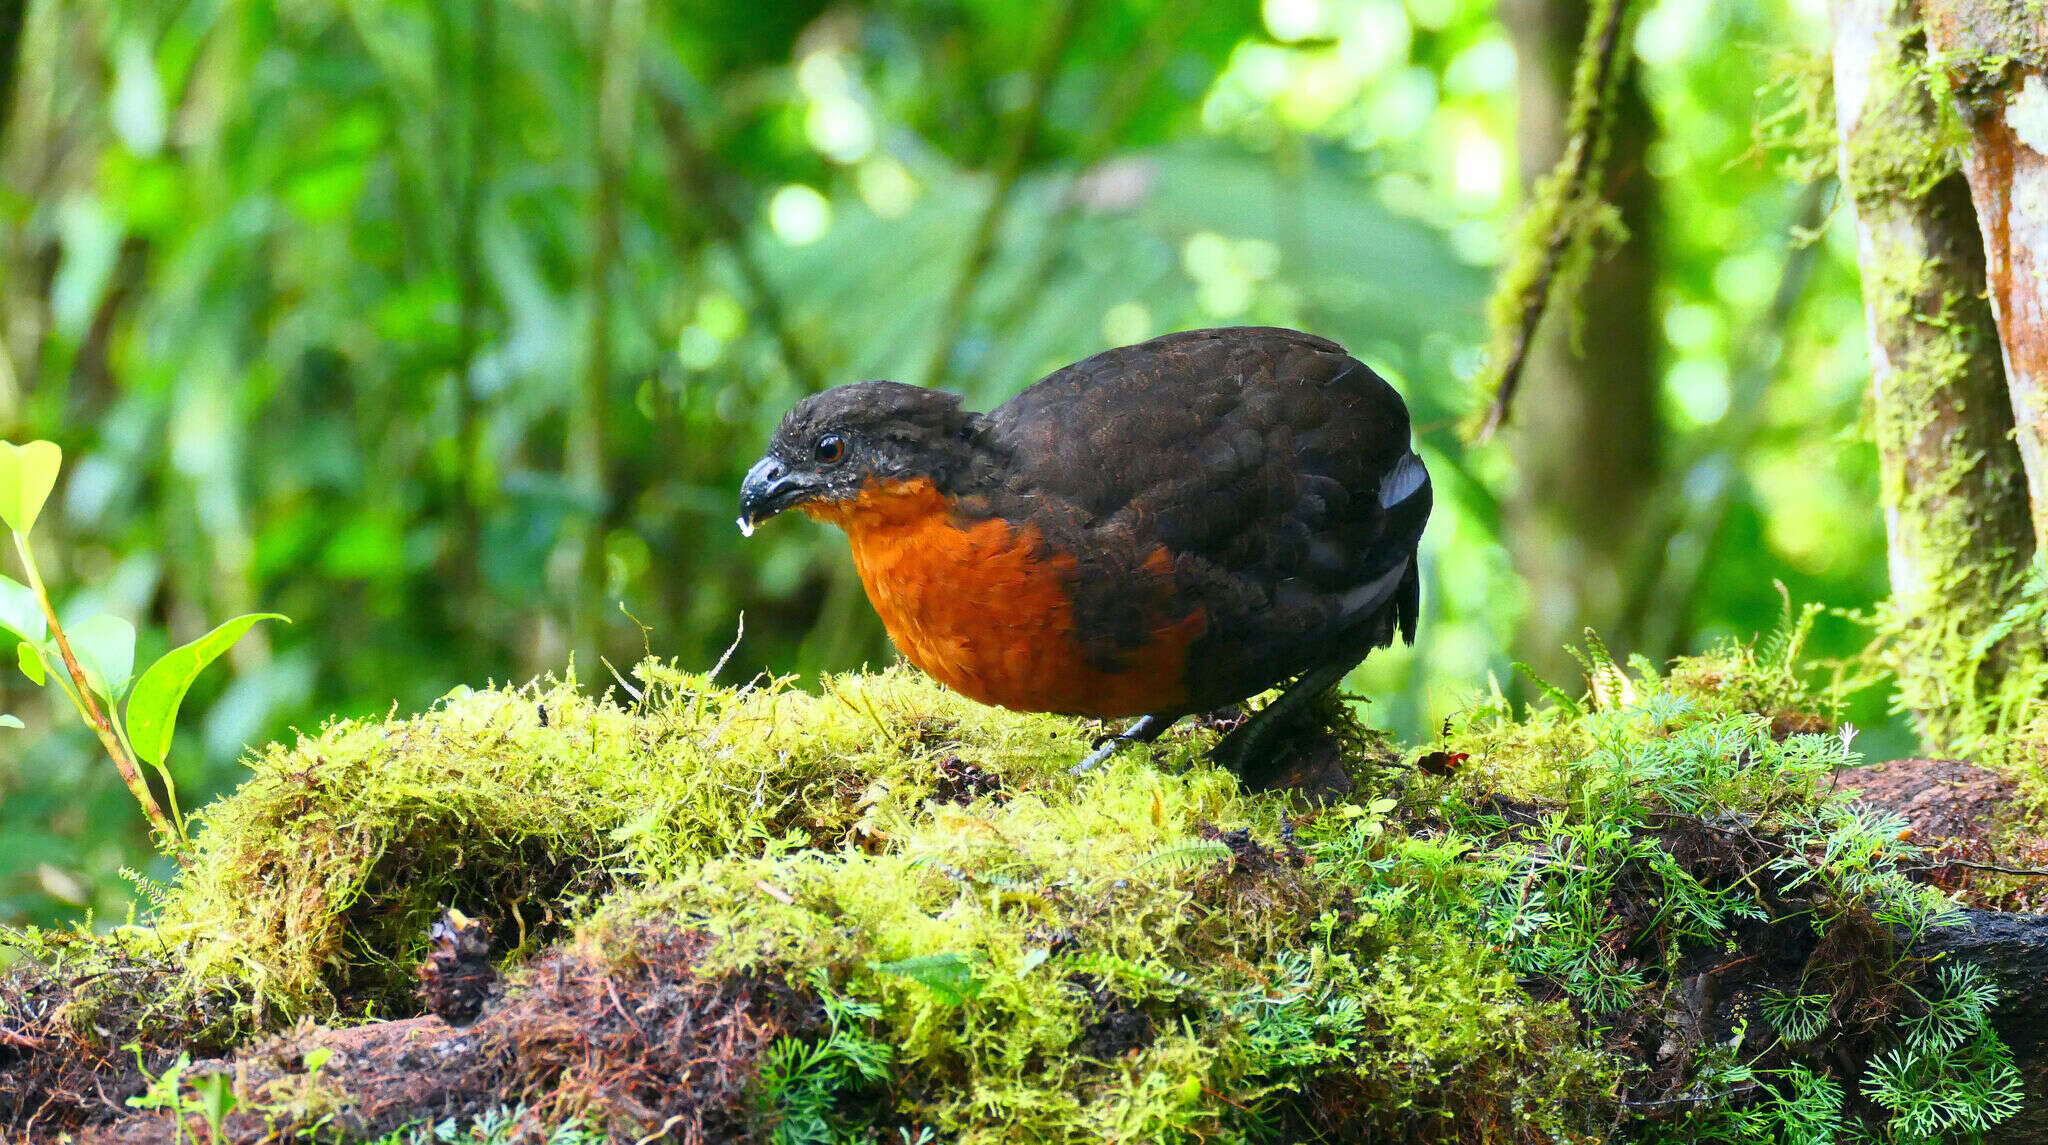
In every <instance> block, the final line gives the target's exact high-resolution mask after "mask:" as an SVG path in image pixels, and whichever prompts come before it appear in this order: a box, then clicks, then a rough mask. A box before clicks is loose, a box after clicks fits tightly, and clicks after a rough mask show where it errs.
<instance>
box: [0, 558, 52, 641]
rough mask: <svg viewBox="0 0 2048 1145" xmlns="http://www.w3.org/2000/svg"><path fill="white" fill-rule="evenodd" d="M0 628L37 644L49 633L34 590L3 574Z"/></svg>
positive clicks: (47, 623) (48, 626)
mask: <svg viewBox="0 0 2048 1145" xmlns="http://www.w3.org/2000/svg"><path fill="white" fill-rule="evenodd" d="M0 628H4V629H6V630H7V631H9V632H12V633H14V634H15V635H16V636H18V637H20V638H21V639H23V640H33V641H35V642H36V643H38V644H40V643H42V642H43V637H45V636H48V635H49V634H50V625H49V622H48V621H45V620H44V619H43V606H42V605H40V604H38V603H36V594H35V590H34V589H31V588H30V587H29V586H27V585H25V584H23V583H21V582H20V581H18V580H15V579H14V578H13V577H10V576H5V575H0Z"/></svg>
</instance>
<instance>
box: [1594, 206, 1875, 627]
mask: <svg viewBox="0 0 2048 1145" xmlns="http://www.w3.org/2000/svg"><path fill="white" fill-rule="evenodd" d="M1835 193H1836V185H1835V183H1834V181H1833V180H1823V181H1821V182H1818V183H1815V184H1813V185H1812V186H1810V187H1808V188H1807V190H1806V193H1805V194H1804V195H1803V196H1802V197H1801V199H1800V203H1799V206H1798V208H1797V213H1796V215H1795V216H1794V221H1793V233H1794V234H1795V235H1810V234H1811V233H1812V232H1813V231H1815V230H1817V229H1818V228H1819V227H1820V226H1821V225H1822V224H1823V223H1825V222H1826V221H1827V217H1828V215H1829V214H1830V213H1831V212H1832V211H1833V209H1834V204H1833V200H1834V195H1835ZM1819 254H1820V244H1819V243H1817V242H1812V241H1803V242H1799V243H1797V244H1796V245H1794V246H1793V247H1792V248H1791V249H1790V250H1789V251H1787V253H1786V255H1785V263H1784V266H1783V268H1782V269H1781V270H1780V271H1779V275H1778V287H1777V290H1776V292H1775V293H1774V294H1773V295H1772V298H1771V303H1770V306H1769V307H1768V308H1766V309H1765V311H1764V313H1763V315H1762V317H1761V318H1760V319H1759V320H1758V321H1757V322H1756V323H1754V324H1753V325H1752V327H1751V331H1750V334H1749V336H1748V337H1746V338H1744V339H1743V340H1742V343H1741V345H1740V346H1739V347H1738V350H1737V354H1738V357H1737V360H1736V362H1735V364H1734V365H1735V368H1734V382H1733V384H1732V385H1731V386H1730V394H1729V403H1728V410H1727V413H1726V414H1725V415H1724V416H1723V418H1722V420H1721V421H1720V422H1719V423H1718V424H1716V425H1715V427H1714V431H1715V432H1714V433H1713V434H1712V435H1711V436H1708V437H1706V438H1703V439H1702V440H1701V441H1700V442H1699V443H1698V444H1699V448H1698V449H1697V450H1696V452H1695V453H1694V454H1693V456H1691V457H1690V458H1688V459H1687V460H1686V461H1685V462H1684V463H1683V464H1681V465H1676V466H1673V467H1672V468H1671V469H1670V470H1668V471H1667V473H1666V476H1665V478H1664V481H1663V482H1662V484H1661V487H1660V488H1659V489H1658V490H1657V491H1656V492H1655V494H1654V495H1653V496H1652V499H1651V502H1650V507H1649V510H1648V511H1647V512H1646V513H1645V514H1644V519H1645V520H1646V521H1647V522H1648V525H1647V526H1646V527H1645V528H1643V529H1642V530H1641V531H1640V534H1639V535H1640V536H1641V538H1642V540H1641V541H1640V542H1639V543H1638V545H1637V547H1636V551H1635V554H1634V558H1633V561H1632V562H1631V565H1630V567H1631V569H1632V570H1633V571H1631V572H1630V573H1629V575H1628V578H1627V580H1628V583H1629V584H1630V585H1632V586H1633V587H1632V588H1631V589H1630V591H1629V594H1628V598H1627V600H1626V601H1624V603H1623V609H1622V612H1621V617H1622V620H1621V630H1622V631H1624V632H1633V633H1635V634H1636V643H1637V648H1638V650H1639V651H1641V652H1642V653H1643V654H1644V655H1647V656H1649V657H1650V658H1651V659H1653V660H1661V659H1662V658H1663V657H1665V656H1667V655H1669V654H1671V653H1672V652H1674V651H1676V650H1677V644H1678V636H1679V634H1680V631H1681V628H1682V626H1683V620H1684V617H1683V613H1682V612H1681V611H1679V608H1680V606H1682V605H1684V604H1686V603H1688V602H1690V601H1692V600H1694V599H1696V598H1697V596H1698V591H1697V590H1698V587H1699V580H1700V577H1701V576H1702V574H1703V573H1704V572H1705V570H1706V564H1707V557H1708V555H1709V554H1710V552H1711V551H1712V547H1713V541H1714V538H1715V537H1716V536H1717V535H1718V534H1719V533H1720V531H1721V527H1722V525H1723V524H1724V523H1725V522H1726V521H1727V518H1728V510H1729V507H1730V505H1731V504H1732V503H1733V502H1734V498H1735V491H1736V488H1737V485H1738V483H1737V481H1736V459H1737V458H1738V457H1740V456H1741V455H1742V453H1743V452H1744V451H1745V450H1746V449H1747V448H1748V447H1749V445H1750V443H1751V442H1753V441H1754V440H1755V439H1756V436H1757V434H1758V433H1760V432H1762V430H1763V427H1764V423H1765V418H1764V413H1765V407H1766V402H1765V397H1766V392H1767V390H1768V389H1769V387H1770V383H1771V380H1772V378H1773V377H1774V376H1775V373H1776V367H1777V365H1778V363H1779V360H1780V358H1781V356H1782V355H1781V352H1780V351H1779V350H1778V349H1777V346H1778V345H1779V343H1780V341H1781V339H1780V337H1779V335H1781V334H1782V333H1783V332H1784V330H1785V327H1786V325H1787V324H1788V323H1789V322H1790V321H1791V320H1792V316H1793V314H1794V312H1795V311H1797V310H1798V308H1799V303H1800V301H1801V299H1803V298H1804V297H1805V296H1806V284H1807V281H1808V280H1809V279H1810V278H1811V277H1812V272H1813V267H1814V263H1815V262H1816V261H1817V260H1818V257H1819ZM1702 473H1704V474H1706V475H1708V476H1709V477H1710V478H1711V486H1710V488H1709V489H1707V490H1705V491H1702V490H1700V489H1699V488H1698V485H1699V484H1700V482H1699V479H1698V475H1700V474H1702ZM1687 534H1690V535H1691V536H1692V537H1693V543H1692V544H1691V545H1689V546H1685V547H1684V548H1682V549H1681V550H1680V551H1679V553H1678V555H1676V556H1674V555H1673V551H1672V544H1671V542H1672V541H1673V540H1674V539H1675V538H1678V537H1681V536H1685V535H1687ZM1660 603H1662V604H1664V605H1666V606H1667V607H1666V608H1665V609H1664V611H1663V613H1662V614H1661V615H1659V614H1656V613H1653V611H1652V610H1653V609H1655V608H1656V607H1657V606H1658V605H1659V604H1660Z"/></svg>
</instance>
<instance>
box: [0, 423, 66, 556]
mask: <svg viewBox="0 0 2048 1145" xmlns="http://www.w3.org/2000/svg"><path fill="white" fill-rule="evenodd" d="M63 464H64V451H63V450H61V449H59V448H57V444H56V443H55V442H51V441H31V442H29V443H28V444H27V445H16V444H14V443H13V442H11V441H0V521H5V522H7V525H8V527H9V528H11V529H13V530H14V531H15V532H17V533H26V532H28V531H29V530H30V529H32V528H34V527H35V523H36V517H38V516H39V515H41V513H42V511H43V502H45V501H47V500H49V499H50V490H52V489H54V488H56V487H57V470H58V469H59V468H60V467H61V466H62V465H63Z"/></svg>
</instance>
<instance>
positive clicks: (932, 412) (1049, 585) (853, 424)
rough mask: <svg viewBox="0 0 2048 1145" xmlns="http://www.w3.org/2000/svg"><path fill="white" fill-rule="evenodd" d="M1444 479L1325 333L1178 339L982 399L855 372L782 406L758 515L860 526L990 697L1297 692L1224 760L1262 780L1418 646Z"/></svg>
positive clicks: (860, 560)
mask: <svg viewBox="0 0 2048 1145" xmlns="http://www.w3.org/2000/svg"><path fill="white" fill-rule="evenodd" d="M1430 503H1431V492H1430V483H1429V474H1428V472H1427V471H1426V470H1425V469H1424V468H1423V465H1422V459H1421V458H1419V457H1417V456H1416V455H1415V453H1414V452H1413V451H1412V450H1411V449H1410V448H1409V431H1408V409H1407V406H1406V405H1404V404H1403V403H1402V401H1401V398H1400V395H1398V394H1396V393H1395V392H1394V390H1393V387H1391V386H1389V385H1388V384H1387V383H1386V382H1385V381H1384V380H1383V379H1381V378H1380V376H1379V375H1377V374H1375V373H1373V371H1372V370H1371V369H1369V368H1367V367H1366V366H1365V365H1364V364H1363V363H1361V362H1359V361H1358V360H1357V359H1355V358H1352V357H1351V356H1350V355H1348V354H1346V353H1345V352H1344V349H1343V348H1342V347H1341V346H1338V345H1337V344H1336V343H1334V342H1330V341H1328V340H1326V339H1322V338H1317V337H1314V336H1313V335H1309V334H1303V333H1299V332H1297V331H1293V330H1282V329H1275V328H1270V327H1234V328H1229V329H1221V330H1192V331H1188V332H1185V333H1180V334H1168V335H1166V336H1164V337H1160V338H1154V339H1152V340H1151V341H1149V342H1144V343H1141V344H1139V345H1136V346H1125V347H1122V348H1120V349H1115V350H1107V351H1104V352H1103V353H1100V354H1097V355H1095V356H1094V357H1092V358H1089V359H1087V360H1085V361H1082V362H1077V363H1075V364H1074V365H1071V366H1068V367H1066V368H1065V369H1063V370H1060V371H1058V372H1056V373H1054V374H1052V375H1050V376H1048V377H1046V378H1045V379H1043V380H1042V381H1039V382H1038V383H1037V384H1035V385H1033V386H1031V387H1030V388H1029V389H1026V390H1025V391H1024V392H1023V393H1020V394H1018V395H1017V396H1016V397H1014V398H1012V399H1010V400H1009V401H1008V402H1005V403H1004V404H1003V405H1001V406H999V407H997V408H996V409H995V410H994V411H992V412H990V413H986V414H979V413H973V412H971V411H968V410H964V409H962V408H960V399H959V398H958V397H956V396H954V395H952V394H947V393H942V392H939V391H936V390H927V389H921V388H919V387H916V386H906V385H900V384H897V383H895V382H856V383H853V384H851V385H844V386H839V387H837V388H834V389H831V390H827V391H825V392H824V393H821V394H817V395H814V396H812V397H808V398H805V399H804V400H803V401H801V402H799V403H797V405H796V406H795V408H793V409H791V410H790V411H789V413H788V414H787V415H786V416H785V417H784V418H783V419H782V424H781V426H780V428H778V429H777V430H776V432H775V437H774V439H773V440H772V441H771V442H770V444H769V448H768V453H767V456H765V457H763V458H762V459H761V460H760V461H758V462H756V463H755V464H754V466H753V468H752V469H750V470H748V472H747V476H746V481H745V483H744V484H743V485H742V486H741V488H740V512H741V516H740V528H741V530H742V531H743V532H746V533H748V534H751V533H752V532H753V528H754V526H755V525H757V524H759V523H761V522H762V521H765V520H767V519H768V518H770V517H772V516H774V515H775V514H777V513H779V512H781V511H783V510H785V509H797V510H800V511H801V512H804V513H806V514H808V515H810V516H812V517H814V518H817V519H819V520H824V521H831V522H834V523H835V524H837V525H839V526H840V527H841V528H842V529H844V530H845V531H846V535H847V539H848V540H849V541H851V542H852V546H853V560H854V565H855V567H856V568H858V569H859V571H860V578H861V583H862V584H863V585H865V586H866V588H867V593H868V599H869V600H870V601H871V602H873V604H874V606H875V611H876V612H878V613H880V614H881V617H882V623H883V624H884V625H885V626H887V628H888V630H889V635H890V637H891V638H892V639H894V641H895V642H896V646H897V648H899V649H900V650H901V651H902V653H903V655H904V656H905V657H906V658H908V659H909V660H910V662H911V663H913V664H915V665H917V666H918V667H919V668H921V669H923V670H924V671H925V672H927V673H929V674H930V675H931V676H933V677H934V678H936V679H938V680H939V681H941V682H942V683H944V684H946V685H947V686H949V687H952V688H954V689H956V690H957V691H960V692H962V693H964V694H966V695H968V696H971V697H973V698H974V699H976V700H979V701H981V702H983V703H988V704H1000V705H1002V706H1003V707H1006V708H1014V709H1018V710H1021V711H1043V712H1062V713H1067V714H1071V715H1079V716H1094V717H1097V718H1103V719H1109V718H1116V717H1124V716H1139V717H1141V718H1140V719H1138V720H1137V722H1136V723H1134V724H1132V725H1131V726H1130V727H1129V728H1128V729H1126V730H1125V731H1124V732H1123V733H1122V734H1121V735H1119V736H1117V737H1116V738H1115V739H1113V740H1111V741H1109V742H1108V743H1105V744H1104V745H1102V746H1101V748H1100V749H1099V750H1097V751H1096V752H1094V753H1093V754H1091V755H1090V756H1089V757H1088V758H1087V759H1086V760H1084V761H1083V762H1082V764H1081V766H1080V767H1078V768H1076V770H1077V771H1078V770H1083V769H1085V768H1087V767H1089V766H1092V765H1093V764H1095V763H1097V762H1100V760H1101V759H1103V758H1104V757H1106V756H1107V755H1108V754H1109V752H1111V751H1112V750H1114V749H1115V748H1116V747H1117V746H1119V745H1121V744H1123V743H1133V742H1138V743H1146V742H1150V741H1152V740H1154V739H1156V738H1158V736H1159V735H1160V734H1161V733H1162V732H1164V731H1165V730H1166V729H1167V728H1168V727H1169V726H1170V725H1171V724H1172V723H1173V722H1174V721H1175V720H1177V719H1179V718H1180V717H1182V716H1184V715H1188V714H1190V713H1194V712H1203V711H1208V710H1211V709H1214V708H1218V707H1221V706H1224V705H1226V704H1231V703H1234V702H1236V701H1239V700H1242V699H1245V698H1246V697H1248V696H1253V695H1256V694H1258V693H1260V692H1262V691H1265V690H1266V689H1268V688H1270V687H1273V686H1274V685H1276V684H1279V683H1281V682H1282V681H1286V680H1290V679H1291V680H1293V681H1294V683H1293V684H1292V686H1290V687H1289V688H1288V689H1287V690H1286V691H1285V692H1284V693H1283V694H1281V695H1280V696H1279V697H1278V698H1276V699H1275V700H1273V701H1272V702H1271V703H1269V704H1268V705H1266V707H1265V708H1264V709H1263V710H1262V711H1261V712H1259V714H1258V715H1257V716H1255V717H1254V718H1253V719H1251V720H1249V721H1247V722H1246V723H1244V724H1243V725H1241V726H1240V727H1239V728H1238V729H1237V730H1235V731H1233V732H1232V733H1230V734H1229V735H1228V736H1226V737H1225V738H1224V739H1223V740H1222V742H1220V743H1219V744H1217V746H1216V748H1215V749H1214V751H1213V754H1214V756H1215V758H1216V759H1218V761H1219V762H1222V763H1224V764H1225V765H1226V766H1229V767H1231V768H1232V769H1233V770H1235V771H1237V772H1238V774H1239V775H1240V776H1242V777H1243V778H1244V779H1245V781H1246V782H1247V783H1251V784H1253V785H1257V784H1258V783H1259V782H1260V780H1261V779H1262V778H1264V776H1263V774H1262V771H1263V769H1265V768H1266V767H1267V766H1269V765H1270V763H1271V761H1270V760H1269V759H1267V758H1266V753H1264V751H1263V748H1264V745H1265V744H1266V743H1267V741H1268V740H1269V738H1270V736H1271V734H1272V732H1273V730H1274V729H1275V728H1277V727H1279V726H1281V725H1282V724H1283V723H1285V722H1286V721H1288V720H1289V719H1290V718H1292V717H1293V716H1294V715H1295V714H1297V713H1298V712H1299V711H1300V709H1301V708H1302V707H1303V706H1304V705H1306V704H1308V703H1310V702H1312V701H1313V700H1315V699H1316V698H1317V697H1318V696H1320V695H1321V694H1323V693H1324V692H1326V691H1328V690H1329V689H1330V688H1331V687H1333V686H1335V685H1336V683H1337V682H1338V681H1339V680H1341V679H1342V678H1343V677H1344V674H1345V673H1346V672H1348V671H1350V670H1351V668H1352V667H1354V666H1355V665H1357V664H1358V662H1359V661H1360V660H1362V659H1364V658H1365V655H1366V654H1367V653H1368V652H1370V651H1371V650H1372V649H1374V648H1380V647H1384V646H1386V645H1388V644H1391V643H1392V642H1393V638H1394V633H1395V632H1396V631H1398V632H1399V633H1400V634H1401V636H1402V638H1403V639H1405V640H1408V641H1410V642H1413V640H1414V638H1415V620H1416V613H1417V611H1418V606H1419V596H1420V587H1419V585H1420V582H1419V580H1418V577H1417V574H1416V545H1417V543H1418V542H1419V541H1420V539H1421V537H1422V529H1423V525H1424V523H1425V522H1426V521H1427V520H1428V518H1429V510H1430Z"/></svg>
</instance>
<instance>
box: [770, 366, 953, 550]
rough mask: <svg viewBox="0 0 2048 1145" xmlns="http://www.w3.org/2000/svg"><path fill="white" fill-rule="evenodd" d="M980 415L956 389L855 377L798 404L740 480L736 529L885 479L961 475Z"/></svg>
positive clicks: (843, 498)
mask: <svg viewBox="0 0 2048 1145" xmlns="http://www.w3.org/2000/svg"><path fill="white" fill-rule="evenodd" d="M980 421H981V419H980V417H979V415H977V414H973V413H969V412H967V411H965V410H962V409H961V408H960V399H959V397H958V396H957V395H954V394H948V393H941V392H940V391H938V390H927V389H923V388H921V387H918V386H906V385H902V384H900V383H897V382H854V383H852V384H850V385H844V386H837V387H834V388H832V389H829V390H826V391H825V392H824V393H821V394H813V395H812V396H810V397H807V398H805V399H804V400H802V401H800V402H798V403H797V404H796V406H795V407H794V408H793V409H791V410H790V411H789V412H788V413H787V414H784V415H783V418H782V424H781V426H779V427H778V428H777V429H776V430H775V436H774V438H773V439H771V440H770V441H769V443H768V452H767V454H766V455H765V456H764V457H762V458H761V460H759V461H756V462H755V463H754V466H753V468H751V469H749V470H747V476H746V480H745V481H743V482H742V483H741V484H740V531H741V532H742V533H747V534H749V535H751V534H752V533H753V531H754V526H756V525H758V524H760V523H761V522H763V521H765V520H767V519H768V518H770V517H773V516H774V515H776V514H777V513H780V512H782V511H783V510H784V509H803V510H805V511H807V512H811V513H824V514H829V512H830V510H831V509H832V508H834V507H835V506H844V505H847V504H849V503H851V502H853V501H854V500H855V499H856V498H858V497H859V496H860V495H861V494H862V492H863V491H865V490H868V489H871V488H873V487H875V486H876V485H878V484H882V483H886V482H890V481H905V480H910V479H914V478H919V477H923V478H930V479H931V480H932V481H933V482H935V483H937V484H939V485H940V486H942V487H943V486H945V485H947V484H949V483H950V481H951V480H952V479H953V478H954V477H955V476H957V475H959V474H962V473H964V471H965V468H966V465H967V462H968V458H969V455H970V453H971V445H970V441H971V439H972V438H973V436H974V434H975V431H976V429H977V427H978V425H979V423H980Z"/></svg>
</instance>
